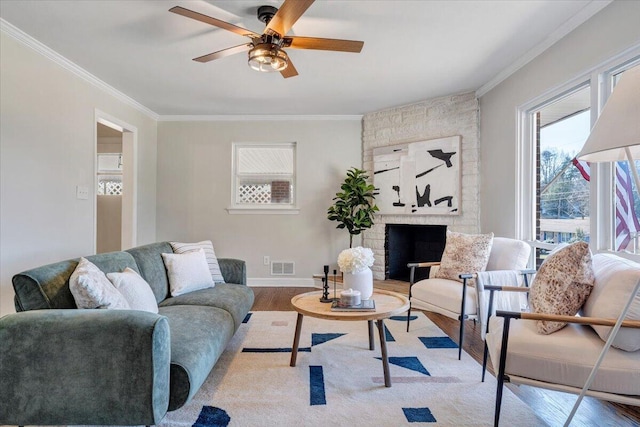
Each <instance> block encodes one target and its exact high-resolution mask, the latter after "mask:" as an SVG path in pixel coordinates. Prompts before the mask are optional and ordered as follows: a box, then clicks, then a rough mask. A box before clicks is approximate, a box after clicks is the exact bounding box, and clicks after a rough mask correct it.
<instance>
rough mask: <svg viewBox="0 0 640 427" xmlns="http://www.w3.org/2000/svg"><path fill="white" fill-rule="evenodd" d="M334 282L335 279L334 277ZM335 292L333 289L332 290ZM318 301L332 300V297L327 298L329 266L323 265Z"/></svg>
mask: <svg viewBox="0 0 640 427" xmlns="http://www.w3.org/2000/svg"><path fill="white" fill-rule="evenodd" d="M334 282H335V279H334ZM334 293H335V291H334ZM320 302H333V298H329V266H328V265H325V266H324V277H323V278H322V297H321V298H320Z"/></svg>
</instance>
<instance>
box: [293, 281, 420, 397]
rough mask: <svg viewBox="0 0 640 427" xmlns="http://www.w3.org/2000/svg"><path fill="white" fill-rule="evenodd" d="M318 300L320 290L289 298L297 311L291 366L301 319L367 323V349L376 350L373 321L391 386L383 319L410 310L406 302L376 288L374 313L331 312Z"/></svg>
mask: <svg viewBox="0 0 640 427" xmlns="http://www.w3.org/2000/svg"><path fill="white" fill-rule="evenodd" d="M320 297H322V291H316V292H307V293H305V294H300V295H296V296H295V297H293V298H291V305H292V306H293V308H294V309H295V310H296V311H297V312H298V319H297V321H296V332H295V335H294V337H293V348H292V351H291V363H290V365H291V366H296V359H297V357H298V345H299V344H300V331H301V329H302V319H303V317H304V316H311V317H317V318H318V319H327V320H347V321H349V320H353V321H355V320H360V321H362V320H366V321H367V322H368V325H369V350H374V349H375V345H374V342H373V321H374V320H375V321H376V322H377V324H378V335H379V337H380V353H381V355H382V369H383V371H384V385H385V386H386V387H391V377H390V375H389V358H388V356H387V340H386V335H385V332H384V319H388V318H389V317H391V316H395V315H397V314H401V313H404V312H405V311H407V309H408V308H409V300H408V299H407V298H406V297H405V296H403V295H401V294H398V293H396V292H391V291H383V290H377V289H376V290H374V291H373V296H372V297H371V298H372V299H373V300H374V301H375V304H376V311H331V303H322V302H320ZM338 297H339V296H338Z"/></svg>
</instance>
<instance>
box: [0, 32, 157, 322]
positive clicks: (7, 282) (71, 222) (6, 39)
mask: <svg viewBox="0 0 640 427" xmlns="http://www.w3.org/2000/svg"><path fill="white" fill-rule="evenodd" d="M0 64H1V66H2V70H1V72H0V91H1V92H2V97H1V104H0V112H1V116H0V190H1V191H0V315H3V314H7V313H10V312H13V311H14V309H13V288H12V286H11V277H12V276H13V275H14V274H16V273H19V272H21V271H23V270H26V269H29V268H32V267H37V266H40V265H43V264H47V263H50V262H55V261H59V260H63V259H68V258H72V257H78V256H82V255H89V254H92V253H93V252H94V247H93V241H94V224H93V221H94V202H93V198H94V195H95V189H94V185H93V183H94V162H95V160H94V153H95V149H96V145H95V144H96V140H95V132H96V130H95V129H96V123H95V110H96V109H99V110H100V111H103V112H104V113H106V114H109V115H111V116H113V117H115V118H118V119H119V120H122V121H124V122H126V123H129V124H130V125H132V126H135V127H136V128H137V129H138V132H139V134H138V163H137V168H138V181H137V185H138V204H137V209H138V224H137V227H138V244H142V243H149V242H153V241H155V240H156V238H155V216H156V213H155V205H156V201H155V194H156V137H157V123H156V121H155V120H153V119H152V118H150V117H149V116H148V115H146V114H144V113H142V112H140V111H139V110H137V109H134V108H133V107H131V106H129V105H127V104H125V103H124V102H122V101H120V100H118V99H117V98H115V97H114V96H112V95H110V94H108V93H107V92H105V91H102V90H100V89H98V88H96V87H95V86H93V85H91V84H89V83H88V82H86V81H85V80H83V79H81V78H79V77H78V76H76V75H75V74H73V73H71V72H70V71H68V70H66V69H64V68H62V67H61V66H59V65H58V64H56V63H54V62H53V61H51V60H49V59H46V58H45V57H44V56H42V55H41V54H39V53H37V52H36V51H34V50H32V49H30V48H29V47H26V46H25V45H24V44H22V43H19V42H18V41H16V40H15V39H14V38H12V37H11V36H9V35H7V34H5V33H4V32H2V33H1V34H0ZM77 185H84V186H87V187H88V188H89V199H88V200H78V199H77V198H76V186H77Z"/></svg>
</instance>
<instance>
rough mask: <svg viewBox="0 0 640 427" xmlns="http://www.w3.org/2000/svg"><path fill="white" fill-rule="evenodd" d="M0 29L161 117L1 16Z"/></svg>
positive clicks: (150, 113)
mask: <svg viewBox="0 0 640 427" xmlns="http://www.w3.org/2000/svg"><path fill="white" fill-rule="evenodd" d="M0 31H2V32H3V33H5V34H7V35H8V36H10V37H12V38H14V39H15V40H17V41H18V42H20V43H22V44H23V45H25V46H27V47H30V48H31V49H33V50H35V51H36V52H38V53H39V54H41V55H42V56H44V57H45V58H47V59H49V60H51V61H53V62H54V63H56V64H58V65H60V66H61V67H62V68H64V69H66V70H68V71H71V72H72V73H73V74H75V75H76V76H78V77H80V78H81V79H83V80H84V81H86V82H88V83H90V84H91V85H93V86H95V87H96V88H98V89H100V90H102V91H103V92H106V93H107V94H109V95H111V96H113V97H114V98H116V99H118V100H119V101H122V102H123V103H125V104H127V105H129V106H130V107H133V108H135V109H136V110H138V111H140V112H141V113H144V114H146V115H147V116H149V117H150V118H152V119H153V120H158V118H159V117H160V116H159V114H157V113H156V112H154V111H152V110H150V109H149V108H147V107H145V106H144V105H142V104H140V103H139V102H138V101H136V100H135V99H133V98H131V97H129V96H127V95H125V94H124V93H122V92H120V91H119V90H118V89H116V88H114V87H113V86H110V85H108V84H107V83H105V82H104V81H102V80H100V79H99V78H97V77H96V76H94V75H93V74H91V73H90V72H88V71H87V70H85V69H84V68H82V67H80V66H79V65H77V64H75V63H74V62H72V61H70V60H68V59H67V58H65V57H64V56H62V55H60V54H59V53H58V52H56V51H54V50H53V49H51V48H50V47H48V46H46V45H44V44H42V43H41V42H39V41H38V40H36V39H34V38H33V37H31V36H30V35H29V34H27V33H25V32H24V31H22V30H21V29H19V28H18V27H16V26H14V25H13V24H10V23H9V22H7V21H6V20H4V19H3V18H0Z"/></svg>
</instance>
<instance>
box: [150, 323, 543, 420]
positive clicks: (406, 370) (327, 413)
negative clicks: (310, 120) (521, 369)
mask: <svg viewBox="0 0 640 427" xmlns="http://www.w3.org/2000/svg"><path fill="white" fill-rule="evenodd" d="M296 315H297V313H295V312H253V313H250V314H249V315H247V316H246V317H245V319H244V323H243V324H242V325H241V326H240V328H239V329H238V331H237V332H236V335H235V336H234V338H233V339H232V340H231V342H230V343H229V344H228V346H227V349H226V350H225V351H224V352H223V354H222V355H220V357H219V359H218V362H217V363H216V365H215V367H214V368H213V370H212V371H211V373H210V374H209V377H208V378H207V380H206V381H205V383H204V384H203V385H202V386H201V388H200V390H199V391H198V392H197V393H196V395H195V396H194V397H193V398H192V399H191V400H190V401H189V402H187V403H186V404H185V405H184V406H183V407H182V408H180V409H178V410H176V411H171V412H169V413H167V415H166V416H165V418H164V419H163V420H162V421H161V422H160V423H159V424H158V427H229V426H231V425H238V426H245V425H246V426H254V425H255V426H265V427H270V426H278V427H279V426H298V425H304V426H305V427H306V426H309V427H315V426H318V427H320V426H322V427H324V426H329V425H336V426H338V425H339V426H342V425H349V426H355V427H359V426H367V427H376V426H380V427H382V426H394V427H395V426H414V425H419V424H420V423H422V424H423V425H427V424H429V425H434V426H438V425H441V426H480V425H491V423H492V421H493V408H492V406H491V405H487V402H488V401H490V400H491V397H492V396H493V395H494V394H495V378H493V377H492V376H489V378H487V379H486V380H485V382H484V383H482V382H481V381H480V371H481V368H480V365H478V364H477V363H476V362H475V361H473V360H472V359H471V358H470V357H467V358H463V360H462V361H459V360H458V357H457V346H456V345H455V343H454V342H453V341H452V340H450V339H449V338H447V337H446V336H444V334H443V333H442V331H440V330H439V329H438V328H437V327H436V326H435V325H433V323H432V322H431V321H430V320H429V319H428V318H427V317H426V316H424V314H423V313H421V312H417V313H415V314H414V313H412V316H411V322H412V327H411V330H410V332H409V333H407V332H406V320H407V317H406V315H399V316H393V318H390V319H385V330H384V333H385V337H386V339H387V354H388V361H389V374H390V378H391V387H389V388H388V387H385V385H384V375H383V366H382V362H381V357H380V356H381V355H380V351H381V350H380V340H379V333H378V332H379V331H378V332H376V333H375V334H374V340H375V346H374V347H375V349H374V350H373V351H372V350H370V349H369V334H368V327H367V322H366V321H350V322H344V321H330V320H322V319H316V318H312V317H309V316H305V318H304V322H303V324H302V330H301V335H300V348H299V349H298V357H297V360H296V366H293V367H292V366H290V358H291V347H290V346H291V343H292V341H293V335H294V330H295V324H296ZM461 405H462V407H461ZM506 408H508V409H506ZM501 421H502V422H501V424H504V425H523V426H536V427H537V426H538V425H541V423H540V422H539V420H538V419H537V418H536V417H535V414H534V413H533V411H532V410H531V409H530V408H528V407H527V406H526V405H524V404H523V403H522V402H521V401H520V400H518V399H517V398H516V397H515V396H514V395H513V393H512V392H510V391H509V390H508V389H505V391H504V394H503V412H502V419H501Z"/></svg>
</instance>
